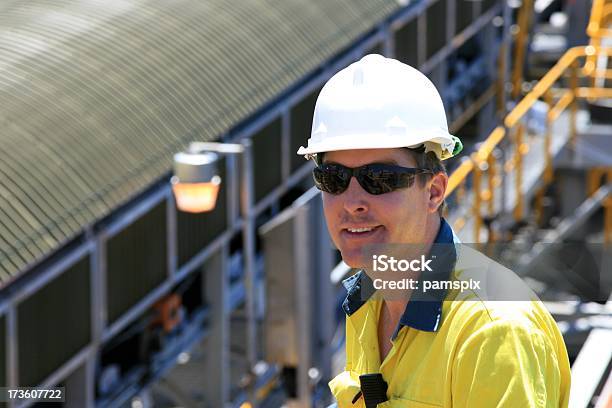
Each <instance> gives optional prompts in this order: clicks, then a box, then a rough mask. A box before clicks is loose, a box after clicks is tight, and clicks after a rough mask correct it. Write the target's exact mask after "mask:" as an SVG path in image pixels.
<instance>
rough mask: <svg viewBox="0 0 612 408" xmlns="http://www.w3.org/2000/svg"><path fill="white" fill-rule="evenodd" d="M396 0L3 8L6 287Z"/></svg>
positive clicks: (0, 148) (1, 235) (1, 264)
mask: <svg viewBox="0 0 612 408" xmlns="http://www.w3.org/2000/svg"><path fill="white" fill-rule="evenodd" d="M398 7H399V6H398V3H397V1H396V0H334V1H331V0H309V1H303V0H249V1H239V2H227V1H222V0H210V1H202V0H175V1H172V2H169V1H153V0H140V1H138V0H112V1H111V0H73V1H68V0H56V1H53V2H49V1H46V0H39V1H20V2H9V3H4V4H2V5H0V285H3V284H6V283H7V282H9V281H11V280H12V278H14V277H15V276H16V275H17V274H18V273H19V272H20V271H23V270H24V269H26V268H27V267H28V266H30V265H32V264H33V263H35V262H36V261H38V260H40V259H42V258H43V257H44V256H45V255H47V254H49V253H51V252H53V251H54V250H56V249H58V248H59V247H60V246H61V245H62V244H63V243H65V242H66V241H67V240H69V239H71V238H73V237H75V236H76V235H77V234H79V233H80V232H81V231H82V229H83V227H84V226H86V225H89V224H91V223H92V222H94V221H95V220H98V219H100V218H102V217H104V216H105V215H107V214H109V213H110V212H111V211H112V209H113V208H115V207H117V206H118V205H120V204H122V203H125V202H126V201H128V200H129V199H130V198H131V197H134V195H135V194H137V193H138V192H140V191H142V190H143V189H144V188H145V187H146V186H147V185H150V183H151V182H153V181H155V180H158V179H159V178H160V177H161V176H162V175H163V174H165V173H167V172H168V171H169V169H170V168H171V159H172V154H173V153H174V152H176V151H177V150H179V149H181V148H183V147H184V146H185V145H186V144H187V143H188V142H189V141H191V140H193V139H196V138H197V139H198V140H203V139H214V138H215V137H216V136H217V135H219V134H222V133H223V132H225V131H227V130H228V129H230V128H231V127H232V126H233V125H235V124H237V123H239V122H240V121H242V120H244V119H245V118H247V117H248V116H249V115H251V114H252V113H254V112H255V111H256V110H257V108H258V107H261V106H262V105H263V104H265V103H266V102H267V101H270V100H271V99H273V98H274V97H275V96H277V95H279V93H280V92H282V91H283V90H284V89H286V88H287V87H288V86H290V85H291V84H293V83H295V81H297V80H299V79H300V78H303V77H304V76H305V75H307V74H308V73H310V72H312V71H313V70H314V69H316V68H317V67H318V66H319V65H320V64H321V63H323V62H324V61H326V60H328V59H329V58H331V57H333V56H334V55H335V54H336V53H338V52H339V51H340V50H342V49H343V48H345V47H346V46H348V45H349V44H350V43H351V42H353V41H354V40H355V39H356V38H357V37H358V36H360V35H361V34H363V33H364V32H366V31H367V30H369V29H370V28H371V27H373V26H374V25H375V24H376V23H377V22H379V21H381V20H382V19H384V18H385V17H386V16H388V15H389V14H390V13H392V12H393V11H395V10H396V9H397V8H398Z"/></svg>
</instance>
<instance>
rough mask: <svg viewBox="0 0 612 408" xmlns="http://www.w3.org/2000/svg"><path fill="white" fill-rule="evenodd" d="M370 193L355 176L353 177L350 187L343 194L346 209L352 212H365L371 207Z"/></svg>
mask: <svg viewBox="0 0 612 408" xmlns="http://www.w3.org/2000/svg"><path fill="white" fill-rule="evenodd" d="M368 195H369V194H368V193H367V192H366V191H365V190H364V189H363V187H361V186H360V185H359V182H358V181H357V179H356V178H355V177H351V182H350V183H349V186H348V188H347V189H346V191H345V192H344V193H343V194H342V199H343V200H344V209H345V210H346V211H348V212H349V213H351V214H356V213H365V212H367V211H368V209H369V204H368Z"/></svg>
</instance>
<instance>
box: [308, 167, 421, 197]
mask: <svg viewBox="0 0 612 408" xmlns="http://www.w3.org/2000/svg"><path fill="white" fill-rule="evenodd" d="M428 173H429V174H433V172H432V171H431V170H427V169H417V168H411V167H401V166H395V165H392V164H382V163H372V164H366V165H365V166H360V167H354V168H351V167H346V166H343V165H341V164H337V163H323V164H321V165H319V166H317V167H315V168H314V170H313V171H312V175H313V177H314V181H315V185H316V186H317V188H318V189H319V190H321V191H325V192H326V193H330V194H335V195H338V194H342V193H343V192H344V191H346V189H347V188H348V186H349V184H350V182H351V177H353V176H354V177H355V178H356V179H357V181H358V182H359V185H361V187H363V189H364V190H365V191H367V192H368V193H370V194H374V195H379V194H385V193H389V192H391V191H395V190H397V189H398V188H405V187H410V186H412V184H414V179H415V178H416V176H417V174H428Z"/></svg>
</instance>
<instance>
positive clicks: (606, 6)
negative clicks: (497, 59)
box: [446, 0, 612, 242]
mask: <svg viewBox="0 0 612 408" xmlns="http://www.w3.org/2000/svg"><path fill="white" fill-rule="evenodd" d="M527 19H528V10H527V8H523V9H522V14H521V15H520V20H521V22H522V25H521V26H522V27H523V29H525V28H526V27H527V26H528V20H527ZM611 19H612V0H594V1H593V7H592V9H591V18H590V20H589V24H588V27H587V34H588V35H589V37H590V38H591V41H590V45H588V46H585V47H574V48H571V49H569V50H567V51H566V52H565V54H563V56H562V57H561V58H560V59H559V61H558V62H557V63H556V64H555V65H554V66H553V67H552V68H551V69H550V70H549V71H548V72H547V73H546V74H545V75H544V76H543V77H542V79H540V80H539V81H538V83H537V84H536V85H535V86H534V87H533V89H532V90H531V91H530V92H529V93H528V94H527V95H526V96H525V97H524V98H523V99H522V100H521V101H520V102H519V103H518V104H517V105H516V106H515V107H514V109H512V111H511V112H510V113H508V115H506V117H505V118H504V121H503V126H498V127H496V128H495V129H494V130H493V131H492V132H491V134H490V135H489V136H488V137H487V139H486V140H485V141H484V142H483V143H482V144H481V145H480V147H479V149H478V150H477V151H476V152H474V153H472V154H471V155H470V159H469V160H465V161H464V162H463V163H461V164H460V165H459V167H458V168H457V169H456V170H455V171H454V172H453V173H452V174H451V176H450V178H449V181H448V186H447V190H446V197H449V196H450V195H451V194H453V193H454V192H455V191H459V194H458V196H460V197H459V198H460V199H463V198H464V197H465V196H466V195H465V194H464V190H465V185H466V181H467V178H468V177H469V176H470V175H472V187H473V189H472V190H473V192H474V194H473V195H472V199H473V202H472V206H471V208H472V213H473V214H472V215H473V222H474V241H475V242H479V241H480V229H481V227H482V225H483V216H482V208H481V207H482V202H483V201H486V202H487V206H486V208H487V210H488V213H489V215H493V213H494V211H493V209H494V203H495V187H498V185H497V184H499V183H496V182H495V180H494V179H496V178H498V177H499V176H498V175H497V173H496V170H495V164H496V159H495V157H494V156H493V152H494V150H495V148H496V147H497V146H498V145H499V144H500V143H501V142H502V140H504V139H505V138H506V136H507V135H512V136H513V138H514V144H515V149H514V155H513V157H512V158H511V160H509V161H507V162H506V163H502V165H501V166H500V167H501V172H506V173H509V172H511V171H514V172H515V189H516V203H515V208H514V216H515V219H516V220H517V221H518V220H520V219H521V218H522V206H523V194H524V193H523V191H522V188H521V187H522V170H523V169H522V167H523V165H522V163H523V160H522V156H523V155H525V154H526V153H527V152H528V150H529V144H528V143H527V142H525V141H524V140H525V139H526V138H525V137H524V136H525V135H524V133H525V131H526V127H525V125H524V124H523V123H522V122H521V120H522V119H523V118H524V117H525V115H526V114H527V112H529V110H530V109H531V108H532V107H533V106H534V104H535V103H536V102H537V101H538V100H540V98H544V99H545V102H546V104H547V106H548V112H547V114H546V134H545V136H544V157H543V160H544V163H545V172H544V177H543V181H544V183H543V184H544V185H543V186H542V187H541V189H540V190H539V191H538V192H537V193H536V207H537V208H536V213H537V214H540V215H541V213H542V208H541V206H542V197H543V195H544V191H545V190H544V189H545V188H546V186H547V184H548V183H550V182H551V180H552V152H551V145H552V137H553V135H552V123H553V122H554V121H555V120H556V119H557V118H558V117H559V116H560V115H561V114H562V113H563V112H564V111H565V110H566V109H568V108H569V110H570V114H569V120H570V143H572V144H574V143H575V142H576V133H577V132H576V116H577V111H578V105H577V100H578V99H579V98H588V99H600V98H612V89H610V88H604V87H598V86H596V81H595V80H596V78H600V79H604V78H607V79H610V78H612V70H610V69H597V67H596V62H597V58H598V57H600V56H608V57H609V56H611V55H612V48H611V47H601V39H602V38H604V37H612V30H610V29H608V28H607V26H608V23H609V21H610V20H611ZM523 34H525V33H523ZM520 40H521V39H520V38H519V39H518V41H519V42H520ZM581 58H585V59H586V61H585V64H584V66H583V67H582V68H581V67H580V66H579V59H581ZM519 68H520V67H519ZM517 72H520V71H517V70H515V72H513V78H512V79H513V82H516V81H518V80H519V79H520V78H519V76H517ZM568 73H569V75H567V74H568ZM564 75H565V76H568V84H569V88H567V89H563V88H562V89H556V88H555V89H553V85H554V84H555V83H556V82H557V81H559V79H561V78H562V77H564ZM579 77H583V78H584V77H586V78H589V79H591V82H590V84H591V85H592V86H591V87H583V86H580V82H579ZM599 83H601V84H604V85H605V81H600V82H599ZM517 87H518V85H517V84H516V83H514V88H515V89H513V91H514V92H513V93H515V92H516V91H518V88H517ZM516 95H517V96H518V93H516ZM555 99H557V101H556V102H555ZM485 172H487V176H488V180H487V181H488V182H487V183H486V188H485V187H484V186H485V184H484V183H483V181H482V177H483V175H484V173H485ZM609 174H610V176H609V177H610V178H609V180H612V170H610V173H609ZM481 187H483V190H482V191H481ZM604 208H605V212H606V215H605V219H606V223H605V239H606V242H608V241H610V242H612V197H609V198H607V199H606V200H605V205H604ZM465 221H466V219H465V218H460V219H459V220H457V222H456V225H455V227H456V228H457V230H460V229H461V228H463V226H464V225H465Z"/></svg>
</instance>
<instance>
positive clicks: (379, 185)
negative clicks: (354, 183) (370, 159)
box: [357, 164, 414, 195]
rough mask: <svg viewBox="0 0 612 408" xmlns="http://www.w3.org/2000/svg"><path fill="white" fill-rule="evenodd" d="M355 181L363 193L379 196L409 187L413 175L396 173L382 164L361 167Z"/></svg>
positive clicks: (412, 180)
mask: <svg viewBox="0 0 612 408" xmlns="http://www.w3.org/2000/svg"><path fill="white" fill-rule="evenodd" d="M357 180H358V181H359V184H361V187H363V189H364V190H365V191H367V192H368V193H370V194H373V195H379V194H385V193H390V192H392V191H395V190H397V189H398V188H402V187H409V186H411V185H412V183H413V182H414V175H412V174H402V173H398V172H397V171H395V170H394V169H393V168H392V167H391V166H386V165H384V164H374V165H368V166H364V167H362V168H361V171H360V172H359V176H358V177H357Z"/></svg>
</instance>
